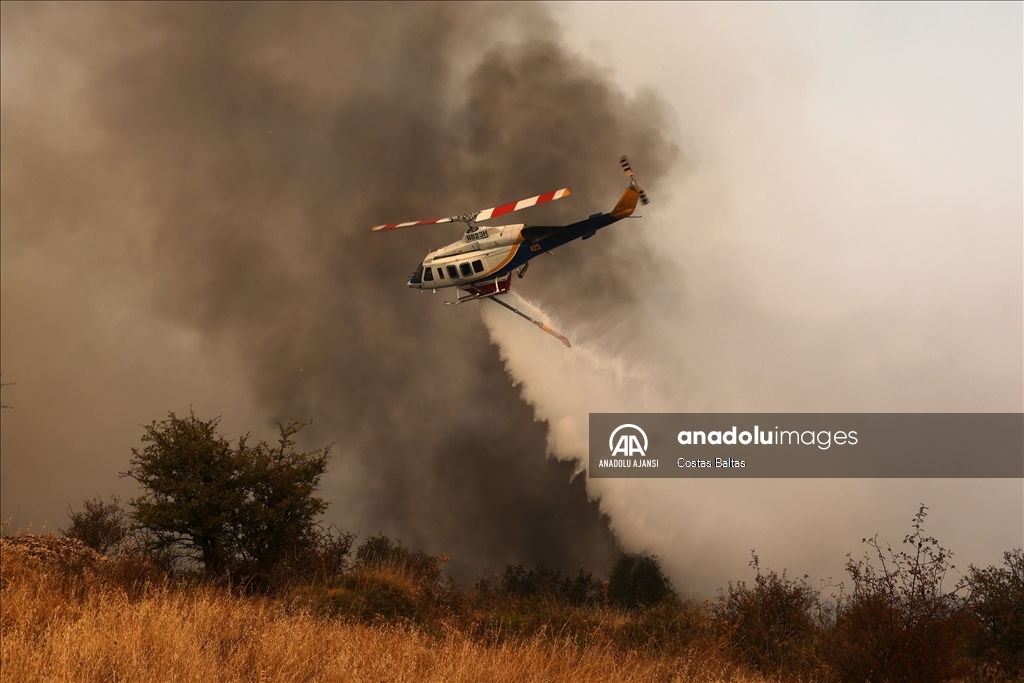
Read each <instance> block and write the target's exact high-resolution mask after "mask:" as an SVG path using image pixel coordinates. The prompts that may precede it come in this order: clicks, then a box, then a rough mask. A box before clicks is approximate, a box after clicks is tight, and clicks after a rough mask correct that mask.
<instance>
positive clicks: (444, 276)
mask: <svg viewBox="0 0 1024 683" xmlns="http://www.w3.org/2000/svg"><path fill="white" fill-rule="evenodd" d="M620 163H621V164H622V170H623V171H625V173H626V175H627V176H628V177H629V186H628V187H626V191H625V192H623V193H622V196H621V197H620V198H619V201H618V203H617V204H616V205H615V207H614V208H613V209H612V210H611V211H610V212H608V213H595V214H592V215H591V216H589V217H588V218H585V219H583V220H581V221H577V222H575V223H571V224H569V225H525V224H522V223H518V224H514V225H499V226H494V227H484V226H480V225H477V223H478V222H480V221H486V220H490V219H492V218H497V217H498V216H503V215H505V214H507V213H511V212H513V211H519V210H520V209H525V208H528V207H531V206H536V205H538V204H543V203H545V202H550V201H554V200H556V199H561V198H563V197H568V196H569V188H568V187H563V188H562V189H560V190H554V191H553V192H545V193H544V194H540V195H537V196H536V197H530V198H529V199H521V200H519V201H518V202H510V203H508V204H502V205H501V206H495V207H492V208H490V209H484V210H482V211H476V212H473V213H464V214H461V215H458V216H448V217H447V218H432V219H429V220H423V221H409V222H407V223H386V224H384V225H375V226H373V227H372V228H370V230H371V232H377V231H380V230H395V229H397V228H409V227H412V226H416V225H435V224H438V223H452V222H457V223H465V224H466V232H465V234H464V235H463V236H462V239H460V240H458V241H457V242H452V243H451V244H449V245H448V246H446V247H441V248H440V249H436V250H434V251H431V252H430V253H429V254H427V256H426V258H424V259H423V262H422V263H420V265H419V266H418V267H417V268H416V271H415V272H414V273H413V274H412V276H411V277H410V278H409V282H408V286H409V287H413V288H415V289H419V290H421V291H422V290H427V289H429V290H432V291H434V292H436V291H437V290H438V289H445V288H451V287H454V288H455V301H448V302H445V303H448V304H455V305H458V304H463V303H466V302H467V301H476V300H478V299H490V300H491V301H494V302H495V303H498V304H500V305H502V306H504V307H505V308H507V309H508V310H510V311H512V312H513V313H515V314H516V315H519V316H522V317H523V318H526V319H527V320H528V321H530V322H531V323H533V324H534V325H536V326H538V327H540V328H541V329H542V330H544V331H545V332H547V333H548V334H551V335H554V336H555V337H557V338H558V339H559V340H560V341H561V342H562V343H563V344H565V345H566V346H567V347H571V346H572V344H570V343H569V340H568V339H566V338H565V337H564V336H562V335H561V334H559V333H558V332H556V331H555V330H553V329H551V328H550V327H548V326H547V325H545V324H544V323H542V322H540V321H539V320H534V319H533V318H531V317H530V316H528V315H526V314H525V313H523V312H522V311H520V310H519V309H518V307H513V306H511V305H509V304H508V303H506V302H504V301H502V300H501V299H499V298H498V296H499V295H501V294H504V293H506V292H508V291H509V290H510V289H511V288H512V275H513V273H514V274H516V275H517V276H519V277H520V278H521V277H523V276H524V275H525V274H526V269H527V268H528V267H529V263H530V261H531V260H533V259H534V258H536V257H538V256H540V255H541V254H545V253H547V252H550V251H551V250H553V249H556V248H557V247H560V246H562V245H563V244H566V243H568V242H571V241H573V240H575V239H577V238H582V239H585V240H586V239H590V238H591V237H593V236H594V234H595V233H596V232H597V231H598V230H600V229H601V228H604V227H606V226H609V225H611V224H612V223H615V222H617V221H620V220H622V219H623V218H628V217H629V216H631V215H632V214H633V211H634V210H635V209H636V204H637V201H638V200H639V201H640V202H642V203H643V204H644V205H646V204H648V199H647V194H646V193H645V192H644V190H643V188H641V187H640V185H639V183H637V180H636V176H635V175H634V174H633V169H632V168H630V165H629V161H628V160H627V159H626V157H622V159H621V160H620Z"/></svg>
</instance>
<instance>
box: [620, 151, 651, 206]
mask: <svg viewBox="0 0 1024 683" xmlns="http://www.w3.org/2000/svg"><path fill="white" fill-rule="evenodd" d="M619 163H621V164H622V170H623V171H624V172H625V174H626V175H628V176H629V186H630V187H632V188H633V189H634V190H636V191H637V193H639V195H640V203H641V204H643V205H644V206H647V205H648V204H650V203H651V201H650V200H649V199H648V198H647V193H646V192H644V188H642V187H640V184H639V183H638V182H637V181H636V176H634V175H633V169H632V168H630V166H629V159H627V158H626V157H622V159H620V160H619Z"/></svg>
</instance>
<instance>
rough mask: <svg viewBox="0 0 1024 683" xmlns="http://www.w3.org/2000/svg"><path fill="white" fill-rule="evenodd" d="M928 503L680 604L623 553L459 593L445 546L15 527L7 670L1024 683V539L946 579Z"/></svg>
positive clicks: (6, 600)
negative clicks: (819, 583) (244, 540)
mask: <svg viewBox="0 0 1024 683" xmlns="http://www.w3.org/2000/svg"><path fill="white" fill-rule="evenodd" d="M924 518H925V513H924V508H922V510H921V512H919V514H918V515H917V516H915V518H914V523H913V532H912V533H911V534H909V535H908V536H907V537H906V538H905V539H904V543H903V545H902V548H903V549H902V550H899V549H897V550H894V549H891V548H889V547H888V546H883V545H881V544H880V543H879V542H878V541H877V539H868V540H867V541H866V543H867V546H868V548H869V553H868V554H867V555H865V557H864V558H863V559H860V560H855V559H854V558H853V557H850V559H849V562H848V564H847V571H848V573H849V574H850V578H851V581H852V586H850V587H849V590H848V592H846V593H845V594H840V596H839V597H838V598H835V597H833V598H831V599H829V598H826V597H825V596H824V595H823V594H821V593H819V591H817V590H815V589H813V588H812V587H811V586H809V585H808V584H807V582H806V580H805V579H800V578H797V579H793V578H789V577H787V575H786V573H785V572H783V573H782V574H778V573H776V572H774V571H767V570H762V569H761V568H760V566H759V564H758V561H757V558H756V556H755V557H754V560H753V561H752V562H751V566H752V568H753V570H754V572H755V574H756V576H755V578H754V580H753V582H752V583H750V584H749V585H748V584H746V583H743V582H739V583H730V584H729V585H728V586H727V588H726V589H725V590H723V591H722V592H721V593H720V594H719V596H718V598H717V599H716V600H713V601H709V602H706V603H705V604H703V605H693V604H689V603H686V602H683V601H680V600H679V599H678V598H677V597H676V595H675V594H674V593H672V591H671V589H670V586H669V585H668V584H667V582H666V581H665V580H664V577H663V575H662V574H661V573H660V569H659V568H658V566H657V561H656V558H653V557H641V556H623V558H622V559H621V560H620V561H619V562H618V563H616V568H615V569H613V571H612V573H611V576H610V578H609V580H608V581H599V580H595V579H594V578H593V577H592V576H590V575H588V574H584V573H583V572H580V573H579V574H578V575H577V576H575V577H574V576H566V575H564V574H562V573H561V572H559V571H557V570H554V571H553V570H550V569H545V568H544V567H535V568H532V569H526V568H523V567H521V566H510V567H507V568H506V569H505V572H504V574H503V575H497V576H493V577H490V578H489V579H486V580H484V579H481V580H478V582H477V583H476V584H475V585H474V586H472V587H468V588H465V587H458V586H456V585H454V584H453V583H452V582H451V581H447V580H445V578H444V574H443V571H442V566H443V562H444V561H445V559H446V558H444V557H443V556H433V555H428V554H426V553H422V552H413V551H411V550H409V549H407V548H405V547H404V546H402V545H401V544H400V543H395V542H394V541H392V540H391V539H388V538H386V537H384V536H376V537H370V538H368V539H365V540H364V541H363V543H362V544H361V545H360V546H359V548H358V549H357V550H356V551H355V553H354V556H351V555H347V552H348V551H347V548H348V546H347V545H346V551H345V552H346V557H347V558H348V559H346V560H345V564H344V567H343V568H342V569H341V570H339V571H338V572H336V573H334V574H330V575H328V574H320V575H319V577H320V578H316V576H317V575H314V574H309V573H308V572H305V571H298V569H301V567H298V569H297V570H296V571H295V573H294V574H293V575H292V578H291V579H289V580H287V581H285V580H284V578H285V577H284V576H283V575H279V576H278V579H279V580H281V581H282V582H280V583H276V584H270V583H267V582H263V583H259V584H255V583H248V584H245V585H241V586H240V585H238V584H235V585H231V582H230V581H229V580H227V578H226V577H225V576H218V575H211V574H209V573H205V572H203V571H201V570H199V569H195V570H193V571H191V572H190V571H183V570H180V569H179V570H174V571H169V570H168V566H167V565H165V567H164V568H163V569H161V568H158V566H157V564H155V563H154V556H151V555H147V554H146V553H145V552H144V551H138V550H132V551H127V552H124V551H121V552H119V553H118V554H111V555H103V554H100V553H98V552H96V551H95V550H94V549H90V548H89V547H88V546H86V545H85V544H83V543H82V541H81V540H79V539H76V538H69V537H66V536H64V537H61V536H32V535H23V536H15V537H4V538H0V656H2V659H0V679H2V681H3V682H4V683H6V681H19V682H21V681H69V682H70V681H138V682H146V681H161V682H164V681H228V682H230V681H355V682H358V681H373V682H374V683H380V682H381V681H597V682H601V681H609V682H610V681H645V682H647V681H666V682H668V681H680V682H682V681H694V682H704V681H735V682H736V683H746V682H751V683H752V682H754V681H769V680H771V681H780V682H781V681H794V682H796V681H807V682H809V683H813V682H820V683H832V682H836V683H847V682H849V683H854V682H855V683H863V682H865V681H869V682H872V683H874V682H877V683H897V682H903V683H930V682H935V683H939V682H942V681H958V682H963V683H981V682H982V681H984V682H985V683H1003V682H1009V681H1019V680H1024V552H1022V551H1021V550H1019V549H1018V550H1014V551H1011V552H1008V553H1006V554H1005V557H1004V564H1003V566H999V567H988V568H984V569H978V568H975V567H970V568H969V569H968V571H967V572H966V574H964V575H963V577H962V578H961V579H960V580H959V581H956V582H955V586H953V587H952V588H946V589H944V588H943V580H948V579H949V576H948V575H949V574H950V572H951V571H952V569H953V567H952V565H951V564H950V563H949V561H948V557H949V552H948V551H947V550H945V549H944V548H942V547H941V546H939V544H938V542H937V541H936V540H935V539H934V538H931V537H929V536H927V535H926V534H925V533H924V532H923V528H922V525H923V522H924ZM100 545H102V544H100ZM156 559H157V561H159V557H157V558H156Z"/></svg>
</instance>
